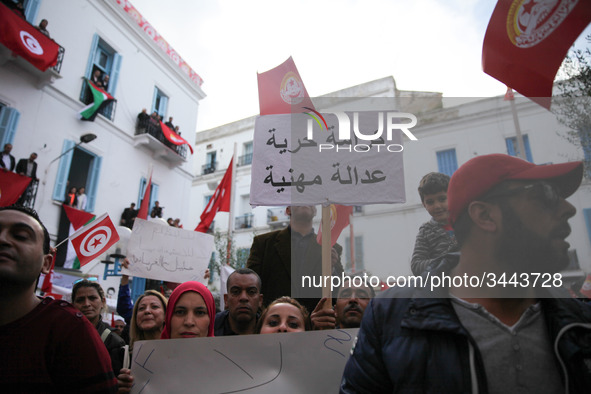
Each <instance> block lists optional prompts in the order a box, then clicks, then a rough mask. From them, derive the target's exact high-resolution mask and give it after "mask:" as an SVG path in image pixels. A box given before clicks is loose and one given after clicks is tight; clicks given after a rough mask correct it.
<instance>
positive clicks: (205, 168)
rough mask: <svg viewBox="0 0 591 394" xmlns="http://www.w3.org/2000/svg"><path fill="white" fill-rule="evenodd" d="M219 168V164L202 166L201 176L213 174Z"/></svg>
mask: <svg viewBox="0 0 591 394" xmlns="http://www.w3.org/2000/svg"><path fill="white" fill-rule="evenodd" d="M216 168H218V162H217V161H216V162H214V163H207V164H204V165H202V166H201V175H207V174H212V173H214V172H215V170H216Z"/></svg>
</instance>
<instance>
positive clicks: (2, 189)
mask: <svg viewBox="0 0 591 394" xmlns="http://www.w3.org/2000/svg"><path fill="white" fill-rule="evenodd" d="M29 183H31V178H29V177H28V176H24V175H19V174H16V173H14V172H11V171H4V170H0V207H7V206H9V205H12V204H14V203H15V202H17V201H18V199H19V197H20V196H21V195H22V194H23V193H24V192H25V190H26V189H27V186H29Z"/></svg>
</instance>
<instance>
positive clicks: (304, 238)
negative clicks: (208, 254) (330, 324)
mask: <svg viewBox="0 0 591 394" xmlns="http://www.w3.org/2000/svg"><path fill="white" fill-rule="evenodd" d="M285 213H286V214H287V216H289V226H288V227H287V228H285V229H283V230H278V231H272V232H270V233H266V234H262V235H258V236H256V237H255V238H254V240H253V242H252V247H251V248H250V255H249V256H248V261H247V263H246V265H247V267H248V268H250V269H252V270H253V271H255V272H256V273H257V274H258V275H259V277H260V278H261V280H262V283H263V285H262V288H261V292H262V293H263V294H264V295H265V306H266V305H268V304H269V303H271V302H272V301H274V300H276V299H277V298H279V297H283V296H290V297H293V298H297V300H298V301H299V302H300V303H301V304H302V305H303V306H305V307H306V309H308V312H309V313H312V311H314V308H315V307H316V304H318V301H320V295H321V289H309V288H305V287H303V286H301V283H302V282H301V277H302V276H304V275H309V276H318V277H319V276H321V275H322V247H321V246H320V245H319V244H318V242H316V234H315V233H314V227H313V225H312V222H313V220H314V216H316V207H315V206H313V205H306V206H289V207H287V208H286V209H285ZM331 256H332V267H333V269H332V271H333V275H341V273H342V272H343V267H342V265H341V262H340V259H339V258H338V254H337V253H336V252H335V251H333V253H332V255H331ZM292 278H293V280H294V283H293V286H292ZM292 290H294V292H293V293H292Z"/></svg>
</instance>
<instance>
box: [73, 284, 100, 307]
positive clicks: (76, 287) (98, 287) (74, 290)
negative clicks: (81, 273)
mask: <svg viewBox="0 0 591 394" xmlns="http://www.w3.org/2000/svg"><path fill="white" fill-rule="evenodd" d="M82 287H92V288H93V289H96V292H97V293H98V295H99V297H100V298H101V301H102V302H105V291H104V290H103V288H102V287H101V285H99V284H98V283H97V282H92V281H89V280H86V279H84V280H81V281H80V282H76V284H75V285H74V287H73V288H72V303H74V300H75V299H76V293H78V290H80V289H81V288H82Z"/></svg>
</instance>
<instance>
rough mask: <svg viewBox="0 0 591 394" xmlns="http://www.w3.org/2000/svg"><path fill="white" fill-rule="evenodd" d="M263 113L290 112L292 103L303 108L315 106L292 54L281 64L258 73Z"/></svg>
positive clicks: (299, 108)
mask: <svg viewBox="0 0 591 394" xmlns="http://www.w3.org/2000/svg"><path fill="white" fill-rule="evenodd" d="M257 80H258V83H259V106H260V108H261V115H271V114H289V113H291V112H292V104H293V105H295V106H296V108H297V109H298V111H297V112H302V111H301V109H302V108H305V107H308V108H314V104H312V100H310V96H309V95H308V92H307V91H306V87H305V86H304V82H302V78H300V74H299V73H298V69H297V68H296V65H295V63H294V62H293V59H292V58H291V56H290V57H289V59H287V60H286V61H285V62H283V63H282V64H280V65H279V66H277V67H275V68H273V69H271V70H269V71H266V72H264V73H260V74H257Z"/></svg>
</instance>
